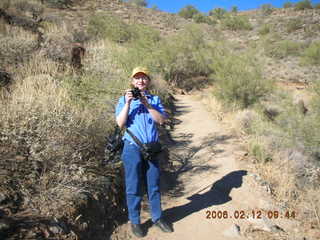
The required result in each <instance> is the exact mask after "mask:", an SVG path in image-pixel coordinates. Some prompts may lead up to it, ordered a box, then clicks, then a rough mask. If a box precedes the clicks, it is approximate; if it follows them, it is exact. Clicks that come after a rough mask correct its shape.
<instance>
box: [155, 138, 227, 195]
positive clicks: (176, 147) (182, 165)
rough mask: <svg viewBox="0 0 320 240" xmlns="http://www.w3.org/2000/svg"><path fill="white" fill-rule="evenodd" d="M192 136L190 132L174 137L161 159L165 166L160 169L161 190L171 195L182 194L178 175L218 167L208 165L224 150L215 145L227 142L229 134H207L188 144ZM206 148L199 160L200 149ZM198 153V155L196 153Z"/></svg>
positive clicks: (182, 187)
mask: <svg viewBox="0 0 320 240" xmlns="http://www.w3.org/2000/svg"><path fill="white" fill-rule="evenodd" d="M192 137H193V134H192V133H189V134H188V133H184V134H180V135H179V136H176V137H175V142H174V143H173V144H171V146H170V147H169V148H168V149H170V151H168V152H166V153H164V155H162V157H161V159H162V161H164V164H163V165H165V166H166V167H164V168H163V169H162V172H161V174H162V178H161V190H162V191H163V192H166V194H167V195H169V196H172V197H175V198H176V197H179V196H182V195H183V190H184V186H183V184H182V183H181V181H180V180H179V177H180V176H181V175H182V174H183V173H185V172H188V174H189V175H190V176H193V175H196V174H199V173H202V172H205V171H212V173H213V174H214V170H216V169H218V166H215V165H212V164H211V165H208V164H206V162H210V161H211V160H212V158H214V157H216V156H217V155H218V154H221V153H223V152H224V150H223V149H220V148H217V147H216V145H217V144H219V145H222V144H227V141H228V140H229V139H231V138H232V137H231V136H227V135H221V136H219V135H218V136H217V135H212V134H211V135H208V136H206V137H205V138H203V139H202V140H201V142H200V144H199V145H198V146H190V145H191V143H192V141H191V138H192ZM204 149H206V151H207V152H208V155H206V156H205V157H204V158H203V157H202V159H200V160H199V158H201V157H199V155H200V154H201V151H203V150H204ZM198 154H199V155H198Z"/></svg>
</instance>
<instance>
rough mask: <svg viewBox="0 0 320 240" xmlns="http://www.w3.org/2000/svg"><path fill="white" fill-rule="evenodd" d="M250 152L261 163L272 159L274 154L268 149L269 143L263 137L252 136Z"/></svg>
mask: <svg viewBox="0 0 320 240" xmlns="http://www.w3.org/2000/svg"><path fill="white" fill-rule="evenodd" d="M248 150H249V154H250V155H251V156H253V157H254V158H255V160H257V161H258V162H260V163H266V162H268V161H271V160H272V155H271V153H270V152H269V151H268V149H267V144H266V143H265V142H264V139H263V138H258V137H257V138H252V139H250V142H249V147H248Z"/></svg>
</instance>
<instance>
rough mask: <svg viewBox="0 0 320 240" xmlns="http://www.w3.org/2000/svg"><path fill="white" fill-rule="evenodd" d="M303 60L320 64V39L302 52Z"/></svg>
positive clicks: (307, 62)
mask: <svg viewBox="0 0 320 240" xmlns="http://www.w3.org/2000/svg"><path fill="white" fill-rule="evenodd" d="M302 61H303V62H304V63H306V64H313V65H319V64H320V41H317V42H313V43H311V44H310V45H309V47H307V48H306V49H305V51H304V52H303V54H302Z"/></svg>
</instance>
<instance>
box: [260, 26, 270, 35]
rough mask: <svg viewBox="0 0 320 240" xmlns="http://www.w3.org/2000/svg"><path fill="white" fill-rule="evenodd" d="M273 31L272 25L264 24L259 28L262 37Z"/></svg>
mask: <svg viewBox="0 0 320 240" xmlns="http://www.w3.org/2000/svg"><path fill="white" fill-rule="evenodd" d="M270 31H271V26H270V24H263V25H262V26H261V27H260V28H259V34H260V35H267V34H268V33H270Z"/></svg>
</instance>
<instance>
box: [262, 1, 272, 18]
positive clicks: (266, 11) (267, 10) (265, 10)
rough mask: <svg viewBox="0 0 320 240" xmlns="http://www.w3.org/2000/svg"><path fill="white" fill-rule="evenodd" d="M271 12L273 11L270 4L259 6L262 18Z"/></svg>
mask: <svg viewBox="0 0 320 240" xmlns="http://www.w3.org/2000/svg"><path fill="white" fill-rule="evenodd" d="M273 11H274V8H273V6H272V5H271V4H262V5H261V12H262V15H264V16H267V15H270V14H271V13H272V12H273Z"/></svg>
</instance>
